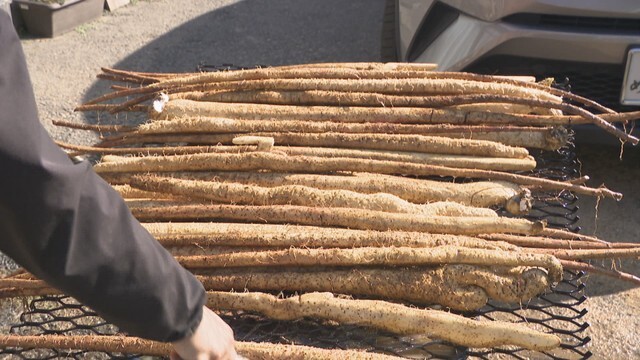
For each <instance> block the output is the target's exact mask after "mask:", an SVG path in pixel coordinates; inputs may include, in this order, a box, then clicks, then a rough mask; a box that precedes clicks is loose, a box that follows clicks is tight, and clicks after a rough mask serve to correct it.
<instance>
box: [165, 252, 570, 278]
mask: <svg viewBox="0 0 640 360" xmlns="http://www.w3.org/2000/svg"><path fill="white" fill-rule="evenodd" d="M176 259H177V260H178V262H180V263H181V264H182V265H183V266H185V267H186V268H189V269H202V268H223V267H250V266H266V267H272V266H362V265H367V266H375V265H384V266H424V265H438V264H468V265H484V266H512V267H515V266H535V267H541V268H544V269H546V270H547V271H548V274H549V277H550V280H551V281H552V282H559V281H560V280H561V279H562V265H560V262H559V261H558V259H556V258H555V257H553V256H551V255H545V254H531V253H528V254H527V253H522V252H507V251H502V250H485V249H469V248H463V247H457V246H439V247H433V248H406V247H398V248H377V247H368V248H367V247H365V248H355V249H300V248H290V249H286V250H273V251H261V252H256V253H251V252H243V253H228V254H219V255H210V256H185V257H177V258H176Z"/></svg>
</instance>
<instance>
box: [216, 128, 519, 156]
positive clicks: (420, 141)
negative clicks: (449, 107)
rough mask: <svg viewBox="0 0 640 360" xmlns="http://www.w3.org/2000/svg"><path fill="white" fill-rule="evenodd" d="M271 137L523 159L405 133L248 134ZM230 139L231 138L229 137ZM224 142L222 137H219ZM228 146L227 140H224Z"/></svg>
mask: <svg viewBox="0 0 640 360" xmlns="http://www.w3.org/2000/svg"><path fill="white" fill-rule="evenodd" d="M237 135H239V134H236V136H237ZM251 135H259V136H265V137H273V138H274V139H275V143H276V144H278V145H295V146H319V147H338V148H353V149H359V150H362V149H374V150H390V151H411V152H422V153H431V154H451V155H474V156H481V157H508V158H525V157H527V156H528V155H529V152H528V151H527V149H525V148H519V147H513V146H507V145H503V144H500V143H495V142H491V141H486V140H472V139H451V138H446V137H440V136H424V135H405V134H351V133H335V132H332V133H263V134H257V133H251ZM231 136H233V135H231ZM218 137H219V138H220V139H224V137H222V136H218ZM227 143H230V140H227Z"/></svg>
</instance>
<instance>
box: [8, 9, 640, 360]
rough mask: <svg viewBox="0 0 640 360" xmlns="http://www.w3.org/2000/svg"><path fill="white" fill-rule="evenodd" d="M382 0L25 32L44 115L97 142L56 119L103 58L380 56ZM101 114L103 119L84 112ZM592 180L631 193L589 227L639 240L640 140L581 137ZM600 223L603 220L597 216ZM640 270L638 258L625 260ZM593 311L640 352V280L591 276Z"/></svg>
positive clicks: (177, 66)
mask: <svg viewBox="0 0 640 360" xmlns="http://www.w3.org/2000/svg"><path fill="white" fill-rule="evenodd" d="M5 1H6V0H0V5H2V2H5ZM383 5H384V1H383V0H351V1H340V0H324V1H316V0H278V1H275V0H273V1H258V0H245V1H225V0H181V1H168V0H158V1H134V4H132V5H130V6H127V7H124V8H121V9H118V10H117V11H116V12H115V13H112V14H109V13H106V14H105V15H104V16H103V17H102V18H100V19H98V20H96V21H94V22H92V23H89V24H87V25H83V26H81V27H78V28H77V29H75V30H74V31H71V32H69V33H67V34H65V35H63V36H60V37H58V38H55V39H31V38H28V37H25V38H24V41H23V46H24V49H25V53H26V56H27V61H28V64H29V69H30V71H31V76H32V81H33V85H34V89H35V93H36V98H37V101H38V108H39V111H40V115H41V118H42V120H43V123H44V124H45V126H46V127H47V129H48V130H49V131H50V133H51V134H52V136H53V137H54V138H56V139H59V140H62V141H69V142H75V143H91V142H92V141H94V139H93V138H92V137H91V136H89V135H88V134H85V135H79V134H78V133H73V134H71V133H69V132H67V131H64V130H60V129H56V128H53V127H52V126H51V123H50V121H51V120H52V119H67V120H70V119H81V118H82V115H80V114H75V113H73V108H74V107H75V106H76V105H77V104H79V103H81V102H82V101H83V100H87V99H88V98H92V97H94V96H97V95H98V94H101V93H103V92H104V91H105V90H106V88H105V87H104V85H100V84H96V83H95V74H96V73H97V72H98V71H99V68H100V67H101V66H110V67H120V68H126V69H131V70H141V71H172V72H176V71H193V70H194V68H195V66H196V65H197V64H198V63H201V62H205V63H208V64H221V63H233V64H237V65H252V64H272V65H278V64H293V63H305V62H320V61H378V60H379V56H378V48H379V33H380V29H381V21H382V11H383ZM82 120H83V121H89V122H95V121H99V120H100V119H82ZM578 140H579V141H578V142H579V146H578V154H579V156H580V159H581V160H582V163H583V171H584V173H585V174H588V175H590V176H591V178H592V180H591V182H590V185H592V186H597V185H599V184H601V183H603V182H604V183H606V184H607V186H609V187H610V188H612V189H614V190H618V191H621V192H623V193H624V194H625V198H624V199H623V200H622V201H620V202H618V203H615V202H613V201H611V200H604V201H602V202H601V203H600V205H599V208H598V209H599V211H598V213H597V214H598V220H597V222H596V221H595V211H594V209H595V205H596V204H595V201H593V200H592V199H584V198H583V199H582V200H581V211H580V213H581V218H582V221H581V224H582V225H583V228H584V230H583V232H584V233H587V234H593V233H595V234H597V235H598V236H600V237H602V238H605V239H607V240H610V241H627V242H637V241H640V191H639V190H640V189H638V182H637V179H638V178H640V153H639V149H637V148H635V149H631V148H629V149H627V150H626V153H625V158H624V161H622V162H620V161H618V153H619V148H618V147H617V146H612V145H610V144H606V145H603V144H595V143H590V142H584V141H583V142H580V138H579V139H578ZM595 224H597V227H596V226H595ZM623 268H624V269H625V270H629V271H631V272H634V273H636V274H640V266H639V265H638V263H636V264H629V263H625V264H623ZM588 292H589V296H590V297H591V299H590V300H589V301H588V302H587V307H588V308H589V309H590V313H589V318H588V321H589V322H590V323H591V328H590V330H589V334H590V335H591V337H592V338H593V341H592V342H591V345H590V347H591V348H590V349H591V350H592V351H593V352H594V353H595V358H603V359H622V358H640V345H639V344H640V337H639V336H638V335H637V333H636V330H637V329H640V290H639V289H630V288H629V286H627V285H625V284H621V283H620V282H615V281H610V280H608V279H603V278H601V277H599V276H593V277H592V278H591V279H590V282H589V283H588Z"/></svg>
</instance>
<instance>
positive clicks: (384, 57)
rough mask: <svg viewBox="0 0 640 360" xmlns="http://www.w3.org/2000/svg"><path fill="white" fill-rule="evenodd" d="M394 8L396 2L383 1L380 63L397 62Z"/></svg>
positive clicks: (391, 0)
mask: <svg viewBox="0 0 640 360" xmlns="http://www.w3.org/2000/svg"><path fill="white" fill-rule="evenodd" d="M396 6H397V0H385V4H384V17H383V19H382V33H381V36H380V59H381V61H382V62H395V61H398V48H397V46H396Z"/></svg>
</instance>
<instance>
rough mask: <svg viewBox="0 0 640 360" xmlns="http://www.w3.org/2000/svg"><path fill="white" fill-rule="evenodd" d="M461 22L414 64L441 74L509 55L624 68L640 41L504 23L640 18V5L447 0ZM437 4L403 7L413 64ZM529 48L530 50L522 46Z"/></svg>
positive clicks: (404, 53) (405, 41)
mask: <svg viewBox="0 0 640 360" xmlns="http://www.w3.org/2000/svg"><path fill="white" fill-rule="evenodd" d="M440 2H442V3H444V4H447V5H449V6H451V7H453V8H455V9H457V10H458V11H459V12H460V16H459V17H458V19H457V20H456V21H454V22H453V23H452V24H451V25H450V26H449V27H448V28H447V29H446V30H444V31H443V32H442V33H441V34H440V35H439V36H438V38H436V39H435V41H433V43H431V44H430V46H429V47H428V48H427V49H426V50H425V51H424V52H423V53H421V54H419V55H418V56H417V57H416V58H415V60H414V61H416V62H430V63H437V64H438V65H439V69H440V70H461V69H464V67H466V66H468V65H469V64H471V63H473V62H474V61H475V60H477V59H479V58H481V57H483V56H486V55H494V54H505V55H515V56H525V57H537V58H544V59H558V60H567V61H588V62H596V63H609V64H622V63H624V61H625V58H626V52H627V50H628V49H629V48H630V47H631V46H634V45H640V35H629V34H615V33H611V32H608V33H607V32H598V31H593V32H585V31H579V32H578V31H570V30H565V29H547V28H540V27H532V26H525V25H518V24H513V23H507V22H504V21H501V19H503V18H504V17H506V16H509V15H512V14H519V13H535V14H552V15H567V16H569V15H570V16H585V17H609V18H631V19H638V18H640V1H638V0H618V1H601V0H588V1H572V0H562V1H560V0H485V1H465V0H442V1H440ZM435 3H436V1H434V0H399V1H398V7H397V9H398V24H399V25H398V29H397V30H398V32H397V44H398V55H399V58H400V60H401V61H407V59H408V51H409V49H410V48H411V45H412V44H413V42H414V41H415V40H416V39H415V37H416V34H417V32H418V30H419V29H420V27H421V25H422V22H423V21H424V19H425V17H426V15H427V14H428V12H429V9H431V7H432V6H433V4H435ZM522 44H526V46H522Z"/></svg>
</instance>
